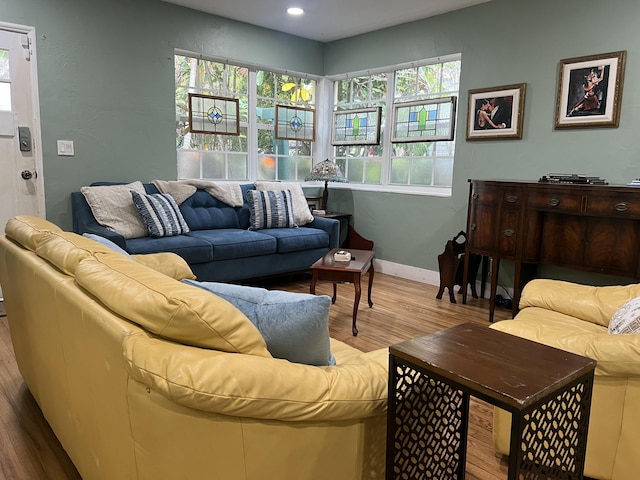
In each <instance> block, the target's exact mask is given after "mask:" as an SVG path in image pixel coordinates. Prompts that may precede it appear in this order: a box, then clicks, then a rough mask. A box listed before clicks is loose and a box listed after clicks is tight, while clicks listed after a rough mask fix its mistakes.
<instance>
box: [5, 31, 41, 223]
mask: <svg viewBox="0 0 640 480" xmlns="http://www.w3.org/2000/svg"><path fill="white" fill-rule="evenodd" d="M0 30H7V31H9V32H14V33H22V34H25V35H26V36H27V39H28V41H29V51H30V52H29V58H30V60H29V77H30V80H31V107H32V117H31V119H30V121H31V140H32V152H33V156H34V162H35V168H36V172H37V177H36V179H35V181H36V185H37V187H38V192H37V197H36V202H37V206H38V207H37V208H38V216H40V217H42V218H46V210H45V198H44V165H43V156H42V131H41V127H40V95H39V88H38V60H37V56H36V29H35V27H30V26H27V25H18V24H15V23H8V22H2V21H0ZM16 136H17V134H16ZM16 181H18V180H17V179H16Z"/></svg>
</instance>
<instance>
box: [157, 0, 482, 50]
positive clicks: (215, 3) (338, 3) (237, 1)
mask: <svg viewBox="0 0 640 480" xmlns="http://www.w3.org/2000/svg"><path fill="white" fill-rule="evenodd" d="M163 1H166V2H168V3H173V4H176V5H182V6H184V7H189V8H193V9H195V10H200V11H202V12H206V13H212V14H214V15H219V16H221V17H226V18H230V19H232V20H238V21H240V22H245V23H250V24H253V25H258V26H260V27H265V28H270V29H272V30H278V31H280V32H285V33H290V34H292V35H297V36H299V37H303V38H308V39H311V40H317V41H320V42H330V41H333V40H339V39H341V38H346V37H352V36H354V35H359V34H361V33H366V32H371V31H374V30H379V29H381V28H385V27H391V26H394V25H399V24H401V23H406V22H411V21H414V20H419V19H422V18H427V17H432V16H434V15H439V14H441V13H446V12H451V11H453V10H459V9H461V8H465V7H469V6H471V5H476V4H479V3H484V2H487V1H490V0H232V1H223V0H163ZM288 7H301V8H303V9H304V10H305V13H304V14H303V15H301V16H299V17H292V16H290V15H287V13H286V10H287V8H288Z"/></svg>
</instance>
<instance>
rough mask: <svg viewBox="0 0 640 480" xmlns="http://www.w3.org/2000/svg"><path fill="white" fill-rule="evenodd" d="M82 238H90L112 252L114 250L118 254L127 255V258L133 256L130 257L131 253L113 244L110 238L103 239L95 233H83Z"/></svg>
mask: <svg viewBox="0 0 640 480" xmlns="http://www.w3.org/2000/svg"><path fill="white" fill-rule="evenodd" d="M82 236H83V237H87V238H90V239H91V240H94V241H96V242H98V243H101V244H102V245H104V246H105V247H109V248H110V249H111V250H114V251H116V252H118V253H121V254H123V255H126V256H127V257H130V256H131V255H129V252H127V251H126V250H125V249H123V248H121V247H120V246H119V245H116V244H115V243H113V242H112V241H111V240H109V239H108V238H105V237H102V236H100V235H96V234H95V233H83V234H82Z"/></svg>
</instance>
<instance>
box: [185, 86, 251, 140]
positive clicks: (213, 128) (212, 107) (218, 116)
mask: <svg viewBox="0 0 640 480" xmlns="http://www.w3.org/2000/svg"><path fill="white" fill-rule="evenodd" d="M239 108H240V102H239V101H238V99H237V98H230V97H217V96H215V95H203V94H200V93H190V94H189V131H190V132H191V133H204V134H209V135H235V136H238V135H240V115H239Z"/></svg>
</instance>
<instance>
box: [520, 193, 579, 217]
mask: <svg viewBox="0 0 640 480" xmlns="http://www.w3.org/2000/svg"><path fill="white" fill-rule="evenodd" d="M583 198H584V197H583V196H582V195H577V194H573V193H571V192H536V193H530V194H529V202H528V205H529V208H531V209H532V210H544V211H548V212H558V213H572V214H576V213H580V211H581V210H582V204H583Z"/></svg>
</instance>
